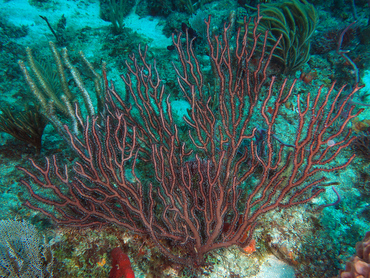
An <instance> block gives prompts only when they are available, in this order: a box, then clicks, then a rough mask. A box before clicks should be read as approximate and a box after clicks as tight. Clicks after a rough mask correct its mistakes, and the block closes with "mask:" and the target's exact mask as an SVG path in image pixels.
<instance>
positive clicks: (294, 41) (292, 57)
mask: <svg viewBox="0 0 370 278" xmlns="http://www.w3.org/2000/svg"><path fill="white" fill-rule="evenodd" d="M246 6H247V7H248V5H246ZM260 13H261V16H262V19H261V22H260V24H259V25H258V31H259V32H261V33H264V32H266V31H269V33H270V36H269V38H268V42H269V47H268V49H271V48H272V47H273V46H274V45H275V44H276V42H277V41H278V40H279V37H280V36H281V35H282V38H281V39H280V44H279V45H278V46H277V47H276V49H275V50H274V58H275V59H276V60H277V61H278V62H279V63H280V64H281V65H282V69H283V72H285V73H288V72H292V71H294V70H297V69H299V68H300V67H301V66H302V65H303V64H304V63H306V62H307V61H308V60H309V59H310V44H311V42H310V38H311V36H312V34H313V32H314V31H315V28H316V24H317V20H318V18H317V17H318V16H317V12H316V9H315V7H314V6H313V5H312V4H311V3H309V2H307V1H305V0H289V1H284V2H281V3H267V4H261V9H260Z"/></svg>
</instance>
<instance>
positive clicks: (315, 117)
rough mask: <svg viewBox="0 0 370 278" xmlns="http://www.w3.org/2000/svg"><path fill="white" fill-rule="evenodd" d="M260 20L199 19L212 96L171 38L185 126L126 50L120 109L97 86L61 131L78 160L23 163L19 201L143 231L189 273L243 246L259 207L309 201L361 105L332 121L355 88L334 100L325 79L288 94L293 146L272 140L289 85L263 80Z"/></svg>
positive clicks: (75, 219)
mask: <svg viewBox="0 0 370 278" xmlns="http://www.w3.org/2000/svg"><path fill="white" fill-rule="evenodd" d="M251 20H253V25H252V24H251ZM260 21H261V17H260V16H259V14H258V16H257V17H256V18H254V19H249V20H246V21H245V22H244V27H243V28H239V29H238V32H237V34H236V36H235V38H234V39H230V36H229V35H228V32H229V31H230V30H229V28H230V25H225V27H224V29H223V33H222V36H211V33H210V32H211V31H210V28H211V20H210V19H208V21H207V22H206V25H207V44H208V48H209V56H210V59H211V64H212V72H213V76H214V78H216V79H217V81H216V82H215V85H214V86H215V87H214V88H213V89H212V90H209V86H208V85H207V84H205V83H204V75H203V70H202V68H201V67H200V63H199V60H198V56H197V54H196V53H195V52H194V49H193V40H191V39H190V38H189V37H188V34H186V35H185V36H186V41H185V44H184V45H183V43H182V40H181V36H178V37H176V38H175V37H173V44H174V46H175V49H176V52H177V55H178V64H176V65H175V72H176V75H177V80H178V86H179V90H180V91H181V92H182V94H183V98H184V100H185V101H187V102H188V103H189V104H190V107H191V109H189V110H188V116H185V117H184V118H183V121H184V122H185V123H187V128H179V126H178V125H177V124H176V123H175V121H174V115H173V114H172V107H171V103H170V99H171V96H170V94H169V93H168V92H167V91H166V88H165V85H164V84H163V83H162V79H161V78H160V76H159V74H158V69H157V64H156V63H159V62H160V61H158V62H153V63H152V64H151V63H149V61H148V58H147V49H145V50H142V49H140V48H139V51H138V55H135V54H131V55H130V56H129V61H127V62H126V73H125V75H122V76H121V78H122V80H123V82H124V84H125V85H126V88H127V91H128V93H129V96H130V98H131V103H128V102H127V101H126V100H124V99H122V98H121V96H120V95H119V93H118V92H117V90H116V88H115V86H114V85H113V83H112V84H111V86H110V87H109V88H108V87H105V88H106V90H107V91H106V94H105V95H106V98H105V109H104V110H102V113H101V114H100V115H95V116H94V115H92V116H91V118H87V120H86V121H82V120H81V121H79V123H80V125H81V127H82V130H81V134H82V136H80V135H79V133H78V134H76V133H74V132H73V130H70V128H69V127H68V126H67V125H65V134H66V138H67V140H68V142H69V145H70V146H71V148H72V150H73V151H74V153H75V154H77V156H78V157H79V160H78V161H76V162H75V163H74V166H73V168H72V171H70V170H68V169H67V167H61V166H59V164H58V162H57V159H56V157H55V156H53V157H52V158H50V159H49V158H47V159H46V166H39V165H37V163H35V161H34V160H31V163H32V165H33V168H34V169H33V170H28V169H26V168H25V167H19V169H20V170H22V171H23V172H24V173H25V174H26V176H27V178H26V179H23V180H22V184H23V185H24V186H26V187H27V188H28V190H29V192H30V194H31V196H32V198H31V199H30V200H27V201H26V202H25V205H26V206H28V207H29V208H31V209H34V210H37V211H39V212H42V213H43V214H45V215H46V216H48V217H50V218H51V219H52V220H54V221H55V222H56V223H58V224H60V225H65V226H69V227H80V228H82V227H94V226H95V227H96V226H98V227H102V226H105V225H108V224H115V225H117V226H119V227H122V228H125V229H128V230H130V231H132V232H134V233H138V234H144V235H147V236H149V237H150V239H151V240H152V242H153V243H154V244H155V246H156V247H157V248H159V250H160V251H161V252H162V253H163V254H164V255H165V256H166V257H168V258H169V259H171V260H173V261H175V262H177V263H180V264H184V265H187V266H193V267H199V266H204V265H206V264H207V254H208V253H209V252H210V251H212V250H215V249H219V248H224V247H230V246H232V245H237V246H240V247H242V248H245V247H248V246H250V245H253V242H254V240H253V233H254V230H255V228H256V227H257V226H258V224H259V223H258V219H259V218H260V217H261V216H263V215H264V214H266V213H267V212H269V211H272V210H276V209H282V208H289V207H292V206H298V205H302V204H305V203H308V202H309V201H310V200H312V199H313V198H315V197H317V196H318V195H319V194H320V193H322V192H323V191H324V189H323V188H322V187H321V186H322V185H326V182H325V181H326V177H325V176H323V175H322V174H323V173H331V172H334V171H337V170H340V169H343V168H345V167H346V166H348V165H349V163H350V162H351V161H352V160H353V158H354V155H352V156H349V157H348V158H347V159H346V160H345V161H342V162H341V163H338V164H336V165H335V164H333V161H334V159H335V158H336V157H337V156H338V155H339V154H340V153H342V151H343V150H345V149H346V148H347V147H348V146H349V145H350V144H351V143H352V142H353V140H354V139H355V137H354V136H352V134H351V130H349V131H347V130H346V129H345V128H346V126H347V124H348V123H349V122H350V121H351V119H353V118H355V117H357V116H358V115H359V114H360V113H361V112H362V109H359V110H358V111H356V112H354V109H355V108H354V107H353V106H352V107H351V108H349V109H348V111H347V112H348V113H347V114H346V115H347V117H346V118H344V119H343V118H342V117H341V115H342V113H343V111H344V109H345V107H347V106H346V105H347V104H348V103H349V101H350V99H351V98H352V96H353V95H354V94H355V93H356V92H357V91H358V90H359V87H355V88H354V89H353V90H352V91H351V92H350V93H349V94H348V95H346V96H344V99H343V102H342V103H341V104H339V105H337V100H338V99H339V97H340V96H341V94H342V93H343V90H344V87H342V88H340V90H339V91H338V92H336V93H334V85H335V84H332V85H331V86H330V88H328V89H327V90H325V93H324V88H323V87H321V88H320V89H319V90H318V92H317V94H316V96H314V95H312V94H311V93H309V92H308V93H307V94H306V95H305V96H303V95H300V94H299V95H298V96H297V103H296V105H297V117H298V119H299V121H298V123H297V124H296V127H295V130H294V131H293V135H294V138H295V141H294V142H291V144H288V143H285V142H283V141H282V140H280V139H279V138H278V137H277V136H275V135H274V133H275V132H276V129H277V128H278V127H277V124H276V122H277V118H278V115H279V111H281V109H282V107H285V104H286V102H287V101H288V100H289V99H290V98H291V96H292V92H293V89H294V86H295V84H296V80H295V81H293V82H292V83H291V84H288V80H287V79H285V80H283V81H282V82H281V83H280V84H278V85H277V83H278V81H276V78H275V77H272V78H271V79H269V78H268V76H267V73H266V72H267V69H268V68H269V66H270V62H271V60H272V58H273V53H274V51H275V49H276V48H277V47H278V44H279V42H280V39H282V38H281V37H282V36H280V38H279V39H278V40H277V41H276V43H275V45H273V47H272V49H271V51H270V52H267V51H266V49H267V48H268V45H269V44H268V38H267V37H265V36H263V34H261V33H259V32H258V26H259V24H260ZM260 41H262V42H263V45H262V50H260V51H259V52H258V53H257V52H256V51H255V49H256V46H257V45H259V42H260ZM255 61H257V63H256V62H255ZM103 78H104V82H103V83H104V84H107V83H108V81H107V79H106V75H105V74H103ZM264 88H267V89H264ZM214 93H215V94H214ZM76 118H78V119H80V118H79V116H78V113H76ZM261 131H263V132H261ZM260 134H262V136H260ZM258 135H259V136H260V137H258ZM184 138H187V140H185V139H184ZM189 139H190V141H189ZM142 164H145V165H146V167H143V166H141V167H139V166H140V165H142ZM147 169H150V170H147Z"/></svg>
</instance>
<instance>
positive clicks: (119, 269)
mask: <svg viewBox="0 0 370 278" xmlns="http://www.w3.org/2000/svg"><path fill="white" fill-rule="evenodd" d="M111 256H112V269H111V271H110V273H109V278H135V273H134V271H133V270H132V268H131V262H130V258H129V257H128V256H127V255H126V254H125V253H123V251H122V249H121V248H119V247H116V248H114V249H113V250H112V252H111Z"/></svg>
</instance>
